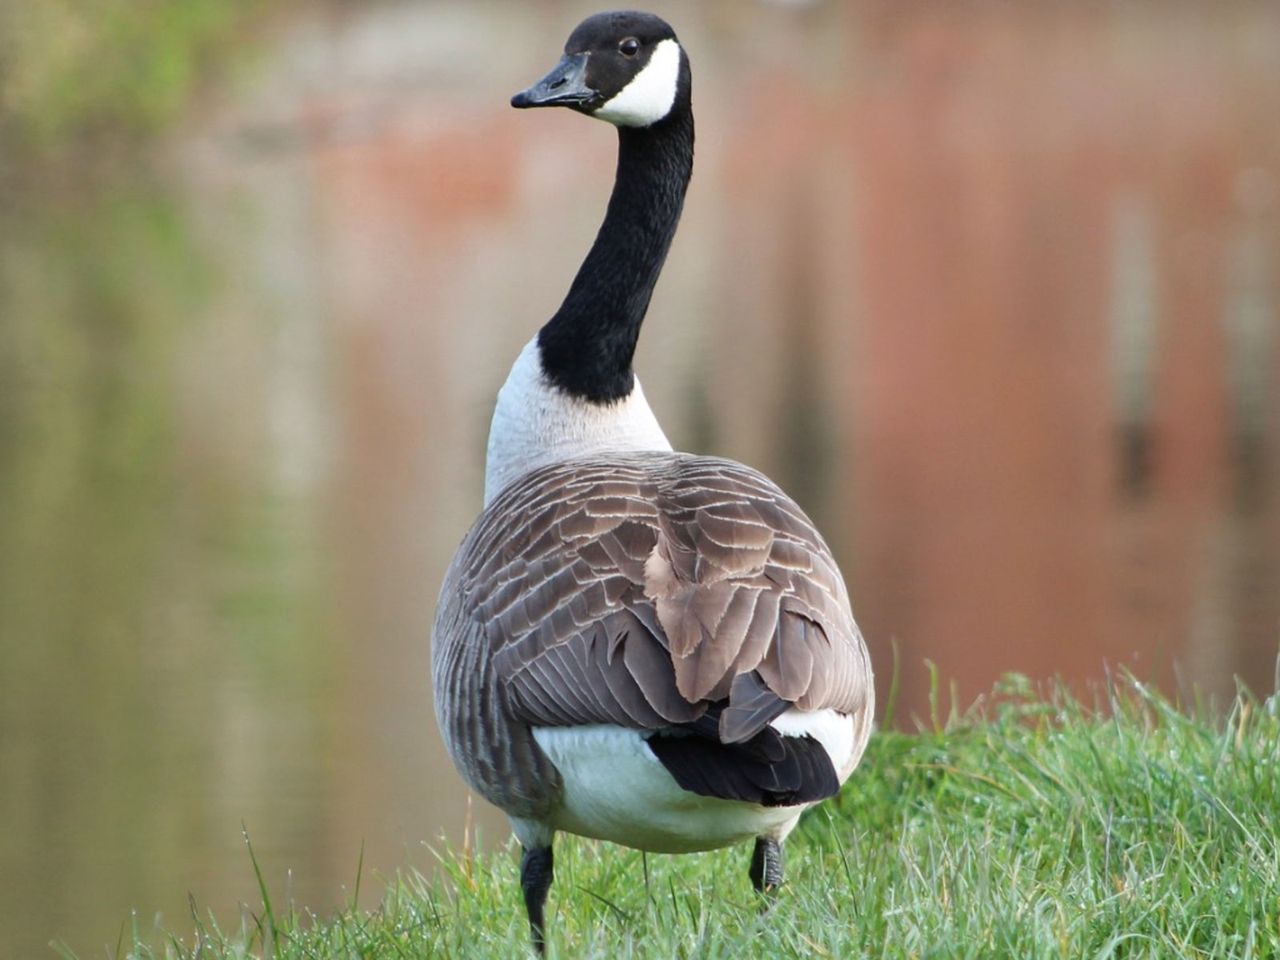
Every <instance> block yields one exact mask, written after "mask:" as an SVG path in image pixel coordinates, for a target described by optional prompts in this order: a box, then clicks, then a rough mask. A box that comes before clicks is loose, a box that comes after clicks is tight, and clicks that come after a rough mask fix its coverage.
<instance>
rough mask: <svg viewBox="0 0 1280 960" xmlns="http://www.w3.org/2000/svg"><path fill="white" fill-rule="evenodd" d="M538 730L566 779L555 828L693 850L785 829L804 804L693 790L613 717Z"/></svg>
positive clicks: (644, 846) (642, 845) (662, 849)
mask: <svg viewBox="0 0 1280 960" xmlns="http://www.w3.org/2000/svg"><path fill="white" fill-rule="evenodd" d="M533 736H534V739H535V740H537V742H538V746H540V747H541V748H542V750H543V751H544V752H545V753H546V754H547V756H548V757H549V758H550V759H551V762H552V763H554V764H555V765H556V769H557V770H559V771H560V776H561V778H562V779H563V781H564V793H563V795H562V798H561V802H560V805H559V807H558V808H557V809H556V810H555V811H553V813H552V815H551V817H550V818H549V825H550V826H551V827H553V828H554V829H556V830H567V831H568V832H570V833H576V834H579V835H581V836H586V837H595V838H597V839H600V840H610V841H612V842H614V843H620V844H623V845H624V846H628V847H635V848H637V849H640V850H652V851H655V852H659V853H687V852H690V851H693V850H712V849H715V848H717V847H724V846H728V845H729V844H731V843H736V842H737V841H739V840H745V839H747V838H749V837H756V836H761V835H764V834H773V833H776V832H778V831H782V832H783V833H785V829H784V828H789V825H790V823H791V821H794V820H795V819H796V818H797V817H798V816H799V815H800V813H801V812H802V810H803V809H804V807H803V806H797V807H762V806H759V805H757V804H754V803H746V802H744V801H741V800H725V799H721V798H719V797H704V796H700V795H698V794H695V793H690V792H689V791H687V790H684V789H682V788H681V787H680V786H679V785H678V784H677V783H676V781H675V779H674V778H673V777H672V776H671V774H670V773H668V772H667V770H666V768H665V767H664V766H663V765H662V763H661V762H660V761H659V760H658V758H657V757H656V756H654V754H653V751H652V750H650V749H649V747H648V745H647V744H646V743H645V742H644V738H643V737H642V736H641V734H640V731H638V730H628V729H625V728H622V727H615V726H611V725H607V724H598V725H588V726H578V727H535V728H534V730H533ZM824 746H825V744H824ZM837 769H838V767H837Z"/></svg>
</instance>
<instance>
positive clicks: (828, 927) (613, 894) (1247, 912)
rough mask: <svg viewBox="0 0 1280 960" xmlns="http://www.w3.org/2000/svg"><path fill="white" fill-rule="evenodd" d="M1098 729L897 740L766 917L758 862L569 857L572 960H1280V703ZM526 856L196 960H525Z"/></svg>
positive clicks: (1002, 695) (1063, 708)
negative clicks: (521, 891) (519, 870)
mask: <svg viewBox="0 0 1280 960" xmlns="http://www.w3.org/2000/svg"><path fill="white" fill-rule="evenodd" d="M1101 699H1102V701H1103V702H1102V703H1101V704H1100V706H1101V709H1095V708H1094V707H1093V706H1089V707H1085V706H1083V705H1081V704H1080V703H1079V702H1077V701H1076V700H1074V699H1072V698H1071V697H1070V696H1068V695H1066V694H1065V693H1063V692H1061V691H1054V692H1051V693H1049V694H1048V695H1047V696H1045V697H1040V696H1036V695H1034V694H1033V693H1032V692H1031V691H1030V690H1029V688H1028V686H1027V685H1026V684H1025V683H1024V682H1022V681H1020V680H1017V679H1011V680H1009V681H1006V683H1005V684H1003V685H1002V687H1001V688H999V689H998V690H997V691H996V692H995V693H994V694H993V695H992V696H991V697H989V698H987V700H986V702H985V703H984V704H980V705H979V706H978V707H976V708H974V709H973V710H971V711H970V712H969V713H967V714H965V715H955V714H952V715H951V716H950V717H948V718H942V719H940V718H934V719H933V720H932V721H931V723H930V729H928V730H926V732H923V733H921V734H917V735H904V734H898V733H882V734H879V735H877V736H876V737H875V738H874V739H873V740H872V743H871V746H870V748H869V750H868V753H867V757H866V759H865V760H864V762H863V766H862V768H861V769H860V771H859V772H858V774H857V775H855V777H854V779H853V780H852V781H851V782H850V783H849V785H848V786H847V788H846V789H845V791H844V793H843V794H842V795H841V797H840V798H839V799H838V800H837V801H835V802H832V803H828V804H826V805H824V806H823V807H822V808H820V809H819V810H818V811H817V812H815V813H814V814H812V815H811V816H810V817H808V818H807V819H806V821H805V822H804V824H803V825H802V827H801V829H800V831H798V832H797V834H796V835H795V836H794V837H793V839H792V840H791V841H790V843H789V844H788V854H789V857H788V871H789V883H788V884H787V886H786V887H785V888H784V892H783V893H782V894H781V896H780V897H779V899H778V901H777V903H776V905H775V906H774V907H773V909H772V910H771V911H770V912H769V913H768V914H764V915H762V914H761V913H760V912H759V909H758V905H757V903H756V901H755V899H754V897H753V895H752V893H751V890H750V887H749V884H748V881H747V876H746V864H747V855H748V852H749V850H748V848H742V849H735V850H730V851H721V852H717V853H712V854H705V855H699V856H690V857H659V856H650V857H648V858H647V860H646V858H643V857H642V856H641V855H640V854H639V853H635V852H633V851H629V850H624V849H621V848H617V847H612V846H609V845H607V844H593V843H589V842H585V841H580V840H576V839H573V838H562V839H561V841H560V842H559V844H558V847H557V864H556V867H557V877H556V884H555V886H554V887H553V889H552V893H551V901H550V910H551V912H550V914H549V918H550V921H549V922H550V926H551V955H552V956H561V957H600V958H605V957H608V958H614V957H724V958H740V957H753V956H760V957H771V958H772V957H860V956H868V957H990V956H1010V957H1071V958H1078V957H1108V956H1115V957H1185V956H1193V957H1201V956H1203V957H1269V956H1277V955H1280V849H1277V848H1278V844H1277V836H1276V828H1275V826H1274V824H1275V823H1276V818H1277V816H1280V717H1278V714H1280V700H1277V699H1276V698H1272V700H1270V701H1267V702H1262V701H1257V700H1255V699H1253V698H1251V697H1249V696H1247V695H1242V696H1241V697H1240V698H1239V699H1238V700H1237V701H1236V702H1235V703H1234V704H1233V705H1231V707H1230V709H1229V710H1228V711H1227V712H1226V713H1225V715H1221V714H1220V715H1219V718H1218V719H1215V720H1204V719H1196V718H1193V717H1192V716H1190V715H1189V714H1188V713H1187V712H1184V711H1180V710H1178V709H1175V708H1174V707H1173V706H1172V705H1170V704H1169V703H1168V702H1167V701H1165V700H1164V699H1161V698H1160V697H1158V696H1156V695H1154V694H1152V693H1150V692H1148V691H1147V690H1146V689H1144V688H1143V687H1142V686H1141V685H1140V684H1136V683H1132V682H1127V681H1126V682H1118V683H1117V684H1116V685H1115V686H1114V687H1112V688H1111V689H1109V690H1107V691H1106V692H1105V693H1104V694H1103V695H1102V697H1101ZM515 860H516V858H515V856H514V854H513V852H512V851H510V850H507V851H501V852H499V853H497V854H495V855H492V856H474V857H472V856H449V857H446V858H445V860H444V868H443V869H442V870H441V871H440V876H439V877H438V878H436V879H435V880H434V881H431V882H428V881H425V880H423V879H422V878H420V877H416V876H413V877H407V878H402V879H400V880H397V881H396V882H394V883H392V884H390V885H389V886H388V889H387V890H386V893H385V898H384V901H383V903H382V905H381V907H380V908H379V909H377V910H376V911H373V912H371V913H369V912H365V913H359V912H355V911H349V912H346V913H344V914H343V915H340V916H337V917H330V918H323V919H321V920H315V919H313V918H308V917H300V916H297V915H292V914H290V915H282V913H281V911H280V909H279V905H278V904H277V905H275V906H274V907H273V906H272V905H271V904H270V903H269V902H267V901H269V898H270V891H265V894H266V897H265V899H264V903H263V904H262V905H261V907H260V908H259V909H258V911H257V912H256V914H255V916H254V917H253V918H252V920H251V921H250V922H247V923H246V924H245V925H243V926H241V925H239V924H237V928H236V929H235V930H227V929H219V928H218V927H217V926H216V925H215V924H213V923H212V922H211V921H209V920H208V919H206V920H205V921H204V922H203V924H202V927H201V931H200V934H199V936H198V937H197V938H196V941H195V942H194V943H193V942H192V940H191V939H190V938H187V939H186V940H185V942H178V941H176V940H175V941H170V942H169V943H167V944H165V943H162V944H157V945H155V946H151V947H148V946H146V945H144V944H142V943H141V942H138V943H135V944H134V945H133V946H132V948H130V947H129V946H128V945H125V946H124V947H123V948H122V953H126V952H127V953H130V954H131V955H138V956H143V957H151V956H163V955H165V954H169V955H177V956H180V957H184V958H185V957H190V958H196V957H199V958H223V957H242V956H245V955H266V956H276V957H288V958H304V957H305V958H311V957H361V958H375V957H376V958H384V957H385V958H401V957H459V958H472V957H503V958H507V957H512V956H520V955H522V953H523V951H522V948H523V945H524V944H525V942H526V929H525V922H524V918H523V911H522V909H521V907H520V903H519V895H518V884H517V880H516V867H515Z"/></svg>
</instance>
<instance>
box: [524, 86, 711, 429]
mask: <svg viewBox="0 0 1280 960" xmlns="http://www.w3.org/2000/svg"><path fill="white" fill-rule="evenodd" d="M692 171H693V111H692V110H691V109H690V107H689V101H688V99H687V97H683V98H681V99H680V100H679V101H677V104H676V106H675V108H674V110H673V112H672V113H671V114H670V115H669V116H668V117H667V118H666V119H664V120H662V121H660V122H658V123H655V124H654V125H653V126H650V127H640V128H637V127H619V128H618V172H617V176H616V178H615V180H614V185H613V194H612V196H610V198H609V210H608V212H607V213H606V214H605V218H604V223H603V224H601V226H600V232H599V233H598V234H596V240H595V243H594V244H592V246H591V251H590V252H589V253H588V254H587V258H586V259H585V260H584V261H583V262H582V266H581V267H579V268H578V275H577V276H576V277H574V278H573V285H572V286H571V287H570V288H569V294H568V296H566V297H565V298H564V303H562V304H561V305H560V309H559V310H557V311H556V315H555V316H554V317H552V318H551V319H550V320H549V321H548V322H547V324H546V325H545V326H544V327H543V328H542V330H541V331H539V333H538V345H539V347H540V348H541V353H542V368H543V370H544V371H546V374H547V376H548V377H549V378H550V379H551V382H552V383H554V384H555V385H556V386H558V387H559V388H560V389H562V390H564V391H565V392H566V393H569V394H572V395H574V396H577V397H582V398H583V399H586V400H592V401H594V402H596V403H609V402H611V401H614V400H619V399H621V398H622V397H625V396H627V395H628V394H629V393H630V392H631V388H632V384H633V383H634V380H635V378H634V376H633V375H632V372H631V358H632V356H633V354H634V353H635V349H636V340H637V339H638V338H639V336H640V324H641V322H643V320H644V315H645V311H646V310H648V308H649V298H650V297H651V296H652V295H653V288H654V285H655V284H657V282H658V274H659V273H660V272H661V271H662V264H663V261H664V260H666V258H667V250H668V249H669V248H670V246H671V238H672V237H673V236H675V232H676V224H677V223H679V221H680V210H681V208H682V207H683V206H684V194H685V189H686V188H687V187H688V185H689V176H690V174H691V173H692Z"/></svg>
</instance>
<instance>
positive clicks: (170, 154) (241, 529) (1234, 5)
mask: <svg viewBox="0 0 1280 960" xmlns="http://www.w3.org/2000/svg"><path fill="white" fill-rule="evenodd" d="M649 6H650V7H651V8H652V9H654V10H655V11H656V12H658V13H661V14H664V15H666V16H667V17H668V18H669V19H671V20H672V21H673V23H674V24H675V26H676V28H677V30H678V31H679V33H680V35H681V38H682V40H683V41H684V43H685V45H686V47H687V48H688V49H689V51H690V52H691V56H692V62H693V70H694V77H695V86H694V91H695V105H696V107H697V111H698V165H697V169H696V172H695V176H694V181H693V184H692V188H691V190H690V193H689V197H688V203H687V206H686V213H685V218H684V222H683V225H682V229H681V232H680V234H679V236H678V237H677V239H676V242H675V247H674V250H673V253H672V257H671V260H670V262H669V264H668V267H667V270H666V272H665V274H664V277H663V280H662V282H661V284H660V286H659V290H658V294H657V296H656V298H655V300H654V303H653V308H652V310H651V312H650V319H649V321H648V323H647V324H646V329H645V334H644V337H643V339H642V342H641V347H640V352H639V357H638V369H639V371H640V373H641V376H642V378H643V379H644V382H645V387H646V391H647V392H648V394H649V397H650V399H651V401H652V403H653V405H654V407H655V408H656V410H657V412H658V414H659V417H660V419H661V420H662V421H663V423H664V424H665V425H666V427H667V431H668V433H669V434H670V435H671V437H672V438H673V440H674V441H675V442H676V445H677V446H678V447H681V448H685V449H690V450H697V451H706V452H713V453H717V454H722V455H726V456H731V457H735V458H737V459H740V460H744V461H746V462H748V463H751V464H753V465H755V466H757V467H760V468H762V469H764V470H765V471H766V472H767V473H769V474H771V475H772V476H773V477H774V478H775V479H777V480H778V481H780V482H781V483H782V484H783V486H785V487H786V488H788V489H789V490H790V491H791V492H792V493H793V495H794V496H795V497H796V498H797V499H798V500H799V501H800V503H801V504H802V505H803V506H804V507H805V508H806V509H807V510H808V511H809V512H810V513H811V514H812V515H813V516H814V517H815V518H816V520H817V521H818V523H819V526H820V527H821V528H822V529H823V530H824V531H825V532H826V534H827V536H828V538H829V540H830V541H831V543H832V546H833V548H834V549H835V552H836V554H837V555H838V557H839V559H840V561H841V563H842V566H843V568H844V570H845V573H846V575H847V578H848V581H849V586H850V591H851V594H852V596H853V598H854V609H855V612H856V614H857V615H858V618H859V620H860V622H861V624H862V626H863V628H864V630H865V632H866V634H867V637H868V640H869V643H870V645H871V648H872V653H873V657H874V659H875V662H876V666H877V670H878V681H879V683H880V692H881V698H882V699H881V702H882V703H883V702H885V699H886V694H887V692H888V685H889V682H890V680H891V678H892V677H893V675H894V672H895V667H894V664H895V654H894V651H895V647H896V651H897V658H898V659H897V662H898V668H897V676H898V687H899V689H898V693H897V698H896V706H895V712H894V716H893V721H892V722H893V723H894V724H896V725H899V726H904V727H907V728H911V727H913V725H914V723H915V719H914V718H916V717H924V716H927V714H928V677H929V674H928V667H927V661H932V662H933V663H935V664H936V665H937V669H938V671H939V675H940V677H941V678H942V680H943V683H944V684H947V685H950V684H954V688H955V691H956V693H957V695H958V698H959V702H960V703H961V704H967V703H968V702H970V701H971V700H972V699H973V698H974V697H975V696H977V695H979V694H981V693H982V692H983V691H984V690H986V689H988V687H989V686H990V684H991V683H992V682H993V680H995V679H996V678H997V677H998V676H999V675H1000V674H1002V673H1004V672H1005V671H1022V672H1025V673H1027V674H1029V675H1031V676H1032V677H1034V678H1038V679H1041V678H1049V677H1052V676H1061V677H1063V678H1065V679H1067V680H1068V681H1069V682H1071V683H1072V684H1073V685H1075V686H1076V687H1077V688H1078V689H1080V690H1081V691H1082V692H1085V693H1086V695H1087V692H1088V690H1089V688H1090V684H1091V683H1097V682H1098V681H1100V680H1101V678H1103V677H1104V675H1105V671H1106V670H1107V669H1108V668H1112V669H1114V668H1117V667H1127V668H1129V669H1131V670H1133V671H1134V672H1135V673H1136V674H1137V675H1139V676H1140V677H1143V678H1149V679H1151V680H1153V681H1155V682H1157V683H1158V684H1160V685H1161V686H1162V687H1163V688H1164V689H1166V690H1167V691H1169V692H1171V693H1176V692H1179V691H1182V692H1185V691H1188V690H1190V689H1191V688H1192V687H1195V688H1197V689H1198V690H1200V691H1202V692H1203V695H1204V696H1205V697H1207V698H1208V697H1217V698H1222V697H1224V696H1226V695H1229V694H1230V693H1231V692H1232V691H1233V689H1234V683H1235V680H1234V678H1236V677H1239V678H1241V679H1242V680H1243V681H1244V682H1245V683H1247V684H1248V685H1249V686H1250V687H1252V688H1253V689H1254V690H1255V691H1257V692H1259V693H1267V692H1269V691H1270V690H1271V689H1272V688H1273V686H1274V668H1275V663H1276V656H1277V643H1278V641H1280V479H1278V474H1277V470H1278V464H1277V446H1278V441H1280V6H1277V5H1276V4H1275V3H1271V2H1267V0H1258V2H1244V0H1240V2H1227V3H1207V2H1203V3H1192V2H1166V3H1161V4H1140V3H1133V4H1118V3H1079V2H1065V0H1064V2H1060V3H1053V2H1047V0H1046V2H1043V3H1022V4H1012V3H996V2H965V0H962V2H955V0H949V2H942V0H938V2H914V0H912V2H906V0H867V2H835V0H829V2H812V3H799V2H793V3H781V2H775V3H764V2H758V0H756V2H745V0H703V2H700V3H697V4H690V3H675V2H657V0H654V2H652V3H650V4H649ZM595 9H597V5H596V4H595V3H582V2H577V0H538V2H525V3H514V2H498V0H433V2H428V0H421V2H409V0H374V2H362V3H355V2H346V3H343V2H336V0H334V2H302V0H185V2H183V3H181V4H178V3H163V2H159V0H156V2H146V3H133V2H126V0H80V2H71V0H49V2H43V3H29V2H19V0H0V824H3V828H2V829H0V877H2V878H3V881H2V882H0V886H3V891H2V892H0V954H3V955H4V956H17V957H27V956H52V955H53V954H52V952H51V950H50V948H49V946H48V943H49V941H51V940H61V941H64V942H65V943H66V944H68V945H70V947H71V948H72V949H74V950H76V951H79V952H81V953H82V954H83V955H85V956H95V955H96V956H100V955H102V951H103V949H104V947H106V948H108V949H114V944H115V943H116V941H117V938H118V936H119V935H120V930H121V927H122V924H125V923H131V922H134V921H132V920H130V915H131V914H130V912H131V911H136V922H137V924H138V926H139V927H140V928H141V929H143V930H144V931H146V930H151V929H153V928H154V927H155V925H157V924H158V925H159V926H160V927H161V928H163V929H167V930H170V931H173V932H174V933H176V934H178V935H180V936H188V935H189V933H190V929H191V923H190V919H189V906H188V895H190V896H191V897H192V898H193V899H194V902H195V903H196V904H197V905H198V908H199V909H200V910H202V911H203V910H205V909H208V908H212V909H214V910H215V911H217V912H218V914H219V916H220V918H221V919H222V921H223V923H224V925H225V926H235V925H236V924H237V923H238V922H239V917H240V914H239V912H238V907H237V904H240V903H253V902H255V898H256V887H255V882H254V878H253V871H252V867H251V865H250V861H249V857H248V855H247V853H246V852H245V849H244V844H243V840H242V837H241V825H242V823H243V824H244V825H245V826H246V827H247V829H248V831H249V834H250V837H251V838H252V840H253V842H254V848H255V851H256V853H257V855H258V858H259V861H260V863H261V864H262V867H263V870H264V872H265V875H266V879H267V882H268V883H269V884H270V885H271V888H272V890H273V891H274V896H275V899H276V901H277V904H279V903H281V902H284V901H288V900H292V901H294V902H295V903H296V904H297V905H298V906H299V907H302V906H306V907H309V908H311V909H313V910H315V911H317V912H319V913H323V912H324V911H326V910H328V909H331V908H332V907H333V906H335V905H336V904H338V903H339V902H342V901H343V900H345V899H346V898H349V897H350V896H352V894H353V888H354V884H355V879H356V870H357V865H358V863H359V862H360V858H361V851H362V849H363V855H364V866H365V872H366V875H367V876H366V882H365V883H364V886H363V892H362V900H363V901H364V902H366V903H367V904H368V905H373V904H375V903H376V902H377V898H378V894H379V888H380V883H378V882H376V873H377V872H382V873H389V872H392V871H394V870H396V869H398V868H401V867H408V866H413V867H418V868H421V869H424V870H429V869H430V867H431V863H432V855H431V852H430V849H429V847H430V846H433V845H439V843H440V842H441V838H449V839H450V840H451V841H452V842H455V843H457V842H460V841H461V837H462V831H463V827H464V823H466V822H467V820H468V809H469V807H468V801H467V796H466V793H465V791H464V789H463V786H462V783H461V781H460V780H459V779H458V777H457V776H456V774H455V773H454V772H453V770H452V767H451V766H450V765H449V764H448V762H447V760H446V759H445V757H444V755H443V753H442V750H441V747H440V744H439V740H438V738H437V735H436V732H435V726H434V722H433V720H432V715H431V705H430V700H429V690H428V688H429V682H428V663H429V651H428V643H427V637H428V631H429V624H430V619H431V615H432V610H433V606H434V602H435V593H436V589H437V585H438V584H439V581H440V578H441V574H442V571H443V568H444V566H445V565H446V563H447V562H448V558H449V556H450V554H451V552H452V550H453V548H454V546H455V545H456V544H457V542H458V541H459V539H460V538H461V536H462V534H463V533H464V531H465V530H466V528H467V526H468V525H469V524H470V522H471V519H472V518H473V516H474V514H475V512H476V511H477V509H478V507H479V504H480V499H481V485H482V473H483V446H484V434H485V431H486V428H487V420H488V416H489V411H490V407H491V403H492V399H493V395H494V392H495V391H496V389H497V387H498V385H499V384H500V383H501V381H502V380H503V378H504V377H505V375H506V370H507V367H508V365H509V364H510V362H511V360H512V359H513V357H514V355H515V354H516V352H517V351H518V349H519V347H520V346H521V345H522V344H523V343H524V342H525V340H527V339H528V337H529V336H531V334H532V333H533V331H534V330H535V329H536V327H537V326H538V325H539V324H540V323H541V322H542V321H543V320H545V319H546V318H547V317H548V316H550V314H551V313H552V312H553V311H554V310H555V308H556V306H558V304H559V301H560V298H561V296H562V295H563V293H564V291H565V290H566V289H567V286H568V282H569V280H570V278H571V277H572V275H573V272H574V270H575V269H576V267H577V265H578V263H579V261H580V259H581V257H582V255H583V254H584V253H585V251H586V248H587V246H588V245H589V243H590V241H591V239H592V237H593V235H594V231H595V229H596V226H597V225H598V222H599V219H600V217H601V216H602V213H603V209H604V203H605V199H606V197H607V194H608V190H609V187H610V183H611V179H612V172H613V158H614V149H615V138H614V136H613V135H612V133H611V131H610V130H609V129H608V128H607V127H606V126H605V125H603V124H599V123H591V122H589V121H587V120H586V119H584V118H582V117H580V116H577V115H574V114H571V113H569V112H567V111H564V112H554V111H547V112H538V113H532V114H525V113H516V112H514V111H512V110H510V109H509V108H508V106H507V99H508V97H509V96H510V95H511V93H513V92H514V91H516V90H517V89H520V88H522V87H523V86H525V85H527V84H528V83H530V82H532V81H533V80H535V79H537V78H538V77H540V76H541V75H542V73H543V72H545V70H547V69H548V68H549V67H550V66H551V65H552V64H553V63H554V62H555V60H556V58H557V56H558V54H559V51H560V48H561V46H562V44H563V42H564V38H565V37H566V36H567V35H568V32H569V31H570V29H571V28H572V27H573V26H574V25H575V24H576V23H577V22H578V20H579V19H580V18H581V17H583V16H585V15H586V14H588V13H590V12H593V11H594V10H595ZM471 816H472V821H473V823H474V825H478V826H479V827H480V828H481V830H482V831H483V836H484V837H485V838H486V839H487V841H488V842H491V843H492V842H498V841H500V840H501V839H502V838H504V837H505V829H504V828H503V826H502V824H501V823H500V821H499V820H498V819H497V818H496V817H494V816H493V814H492V811H490V810H488V809H487V808H483V805H482V804H479V803H478V804H477V806H476V807H475V808H474V809H473V810H472V811H471ZM368 875H373V879H370V877H369V876H368Z"/></svg>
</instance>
